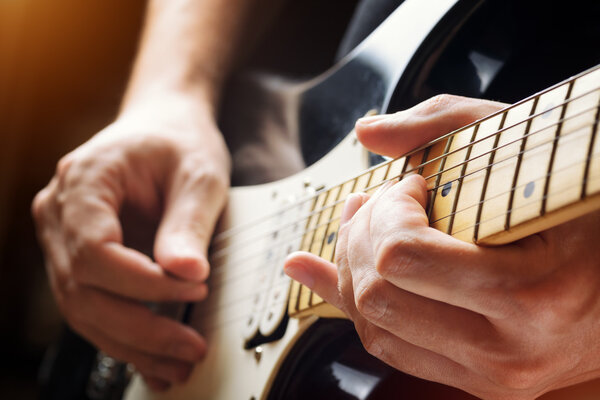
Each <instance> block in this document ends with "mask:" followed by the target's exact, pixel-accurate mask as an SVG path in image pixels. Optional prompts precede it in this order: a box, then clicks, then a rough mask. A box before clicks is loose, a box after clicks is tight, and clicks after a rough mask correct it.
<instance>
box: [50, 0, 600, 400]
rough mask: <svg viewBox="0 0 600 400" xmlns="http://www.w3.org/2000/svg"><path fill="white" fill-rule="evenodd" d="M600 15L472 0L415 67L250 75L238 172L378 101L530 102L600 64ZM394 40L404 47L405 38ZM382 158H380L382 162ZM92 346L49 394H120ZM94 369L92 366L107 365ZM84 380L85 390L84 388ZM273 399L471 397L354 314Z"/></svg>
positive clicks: (277, 159)
mask: <svg viewBox="0 0 600 400" xmlns="http://www.w3.org/2000/svg"><path fill="white" fill-rule="evenodd" d="M422 3H427V2H426V1H422ZM598 21H600V2H598V1H594V0H572V1H570V2H568V3H567V2H560V3H559V2H550V1H548V0H545V1H542V0H529V1H524V0H463V1H459V2H457V4H456V5H455V6H454V7H452V8H451V9H450V11H448V12H447V13H446V14H445V16H444V17H443V19H442V20H441V21H440V23H438V24H437V25H436V26H435V29H433V30H432V31H431V32H430V33H429V34H428V35H427V36H426V37H425V38H424V40H423V41H422V42H421V44H420V46H419V47H418V49H417V50H416V51H415V52H414V54H413V56H412V58H411V59H410V62H409V63H408V64H407V65H406V66H395V65H393V64H388V65H381V64H378V63H377V60H372V59H370V58H369V57H367V55H368V54H369V53H368V52H365V51H363V52H355V53H351V54H350V56H349V57H348V58H346V59H345V61H344V62H343V63H342V65H341V66H340V67H338V68H336V69H334V70H333V72H331V71H330V72H329V73H327V74H325V76H323V77H320V78H317V79H315V80H313V81H310V82H308V83H303V84H300V85H299V84H297V83H293V84H289V85H286V84H283V85H281V84H278V85H276V87H275V89H273V85H271V86H269V87H268V88H266V89H265V88H264V87H262V86H260V85H258V84H256V82H255V81H250V83H248V82H246V83H245V84H243V85H242V86H243V89H239V90H233V91H231V93H230V96H228V98H227V99H226V101H225V107H224V109H225V112H224V115H229V116H231V115H235V116H236V117H235V118H227V119H224V120H223V122H222V127H223V130H224V131H225V132H235V131H243V133H244V135H243V136H242V135H235V134H231V135H229V136H228V142H229V145H230V148H231V151H232V154H233V158H234V164H237V165H235V167H234V179H233V180H234V182H235V183H237V184H241V183H244V184H248V183H259V182H264V181H269V180H274V179H278V178H282V177H284V176H287V175H290V174H292V173H294V172H297V171H299V170H301V169H303V168H304V167H306V166H308V165H311V164H312V163H314V162H315V161H317V160H319V159H320V158H321V157H323V156H324V155H325V154H326V153H327V152H329V151H330V150H331V149H332V148H333V147H334V146H335V145H336V144H337V143H339V142H340V141H341V140H342V139H343V138H344V137H345V135H347V134H348V132H350V131H351V129H352V127H353V124H354V121H355V120H356V119H357V118H359V117H361V116H363V115H364V114H365V113H367V112H368V111H369V110H371V109H376V110H378V111H379V112H393V111H396V110H400V109H404V108H407V107H410V106H412V105H414V104H416V103H418V102H420V101H423V100H425V99H427V98H429V97H431V96H433V95H436V94H439V93H451V94H458V95H464V96H470V97H481V98H487V99H493V100H498V101H503V102H507V103H512V102H515V101H517V100H520V99H522V98H524V97H526V96H528V95H530V94H532V93H534V92H536V91H539V90H541V89H543V88H545V87H548V86H550V85H552V84H554V83H556V82H559V81H561V80H563V79H565V78H567V77H569V76H571V75H574V74H576V73H578V72H581V71H583V70H585V69H587V68H589V67H592V66H594V65H596V64H599V63H600V50H598V45H599V44H600V23H599V22H598ZM387 39H388V41H389V40H391V41H392V42H393V43H396V44H397V45H398V46H402V45H403V40H402V39H403V38H397V37H396V38H394V37H390V38H387ZM384 64H385V63H384ZM396 67H397V68H396ZM249 87H250V88H252V89H257V88H258V92H260V95H258V94H255V93H256V92H255V91H253V92H250V91H249V90H248V88H249ZM282 88H283V90H280V89H282ZM299 88H300V89H299ZM248 93H253V94H248ZM240 98H242V99H243V98H246V99H250V100H251V103H252V105H254V106H256V107H259V108H264V106H266V107H267V109H268V111H267V112H266V113H264V112H263V113H262V114H261V113H260V112H258V111H257V110H256V109H255V108H253V107H247V106H244V107H243V108H239V107H236V106H234V105H232V104H233V103H238V102H239V99H240ZM234 100H235V101H234ZM230 109H235V111H232V112H230V111H229V110H230ZM290 110H292V112H290ZM290 115H291V117H290ZM266 127H268V128H269V129H266ZM268 130H270V131H271V132H270V133H269V135H270V137H277V135H279V139H278V140H275V141H273V140H267V142H270V143H275V144H278V145H281V143H283V147H286V146H288V147H289V148H288V149H287V150H285V151H282V150H280V148H279V147H274V148H269V146H270V145H267V146H266V147H260V146H259V145H257V144H256V143H258V142H259V141H261V139H264V137H263V136H264V135H265V131H268ZM267 139H269V138H267ZM268 150H275V151H272V152H270V153H268ZM268 154H270V155H268ZM273 154H274V155H273ZM290 154H291V156H290ZM256 158H258V159H264V160H266V162H265V163H264V165H258V164H253V163H252V162H250V161H248V160H250V159H256ZM379 160H380V159H378V157H376V156H373V162H374V163H375V162H377V161H379ZM274 165H277V168H273V166H274ZM424 334H426V332H424ZM82 346H84V345H83V344H82V343H81V342H80V340H77V341H75V351H76V352H78V353H80V354H83V355H85V356H84V357H83V358H84V359H83V360H79V361H77V360H74V359H73V357H72V355H73V347H72V345H71V344H70V343H68V342H66V341H64V340H63V342H61V345H60V347H59V352H58V356H57V357H56V358H55V362H54V363H53V364H54V365H53V369H52V370H51V373H50V374H48V379H47V381H46V388H47V390H46V391H45V393H44V395H43V397H44V398H47V399H61V400H68V399H114V398H118V397H119V395H120V393H122V390H123V379H122V378H118V379H115V380H114V382H103V383H102V382H101V383H102V385H104V387H102V388H101V390H96V389H98V387H97V385H96V386H94V384H93V382H92V384H91V385H90V382H88V381H89V374H83V375H85V376H81V375H82V374H81V371H89V370H90V367H89V362H90V361H92V359H93V358H94V357H93V356H91V355H90V348H91V346H90V347H86V348H85V349H84V348H83V347H82ZM67 355H69V356H67ZM91 369H92V374H93V372H94V370H95V369H97V366H95V365H94V366H92V368H91ZM82 379H83V381H82ZM65 385H66V386H68V387H65ZM90 387H91V388H92V390H90ZM74 388H80V389H81V390H82V391H83V392H87V393H83V392H81V391H80V392H77V393H74V392H75V391H74V390H72V389H74ZM85 388H87V390H86V389H85ZM268 398H269V399H270V400H275V399H288V400H293V399H306V398H311V399H314V400H318V399H369V400H374V399H392V398H393V399H450V400H452V399H469V398H473V397H472V396H470V395H468V394H466V393H464V392H462V391H460V390H457V389H453V388H450V387H447V386H443V385H440V384H436V383H431V382H427V381H424V380H420V379H418V378H414V377H411V376H408V375H406V374H403V373H401V372H399V371H396V370H394V369H393V368H391V367H389V366H387V365H385V364H384V363H382V362H381V361H379V360H377V359H375V358H374V357H372V356H370V355H369V354H367V353H366V352H365V350H364V349H363V347H362V346H361V344H360V340H359V338H358V336H357V334H356V333H355V331H354V329H353V326H352V324H351V323H350V322H347V321H341V320H320V321H318V322H317V323H315V324H314V325H313V326H312V327H311V328H310V329H309V330H308V331H307V332H306V334H304V335H303V337H302V338H301V339H300V340H299V341H298V342H297V343H296V344H295V346H294V348H293V349H292V350H291V352H290V354H289V356H288V357H287V358H286V361H285V362H284V363H283V365H282V367H281V370H280V372H279V374H278V376H277V378H276V379H275V381H274V383H273V386H272V389H271V391H270V395H269V397H268Z"/></svg>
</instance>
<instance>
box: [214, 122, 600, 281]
mask: <svg viewBox="0 0 600 400" xmlns="http://www.w3.org/2000/svg"><path fill="white" fill-rule="evenodd" d="M575 132H577V131H575ZM548 143H549V142H546V143H542V144H540V146H541V145H544V144H548ZM533 149H534V148H530V149H527V150H525V151H530V150H533ZM591 158H593V159H600V154H598V155H597V156H596V155H592V157H591ZM502 161H505V160H502ZM502 161H498V162H497V163H500V162H502ZM579 163H581V161H578V162H575V163H571V164H569V165H567V166H565V167H564V168H561V169H559V170H556V171H553V172H552V173H559V172H562V171H565V170H567V169H569V168H572V167H573V166H575V165H577V164H579ZM494 165H495V164H494ZM486 168H487V167H486ZM483 170H484V168H482V169H480V170H479V171H483ZM475 172H478V171H475ZM544 178H546V176H542V177H540V178H538V179H537V180H540V179H544ZM537 180H536V181H537ZM524 186H525V185H524V184H522V185H519V186H517V188H516V189H521V188H523V187H524ZM510 192H511V190H508V191H506V192H502V193H499V194H497V195H496V196H492V197H490V198H487V199H484V200H483V203H485V202H487V201H489V200H494V199H496V198H498V197H500V196H503V195H505V194H507V193H510ZM476 206H479V203H478V204H474V205H471V206H468V207H465V208H462V209H460V210H455V211H454V212H452V213H450V214H448V215H445V216H443V217H440V218H438V219H437V220H434V221H431V222H430V226H431V225H432V224H434V223H436V222H439V221H442V220H444V219H446V218H451V217H453V216H454V215H457V214H460V213H461V212H465V211H466V210H469V209H471V208H472V207H476ZM500 215H502V214H500ZM337 220H339V217H337V218H331V220H329V221H327V222H326V223H331V222H333V221H337ZM488 220H489V219H487V220H485V221H481V222H482V223H483V222H486V221H488ZM474 226H475V225H472V226H469V227H467V228H465V229H469V228H471V227H474ZM318 227H319V226H317V227H315V228H313V229H317V228H318ZM462 231H463V230H461V231H460V232H462ZM455 233H457V232H455ZM301 236H303V235H296V236H292V237H289V238H286V239H285V240H282V241H281V242H279V243H276V244H275V245H273V246H271V247H269V248H267V249H264V250H259V251H257V252H255V253H253V254H250V255H246V256H244V257H243V258H242V259H240V260H239V261H243V260H247V259H250V258H254V257H257V256H260V255H263V254H264V253H265V252H266V251H269V250H272V249H273V248H275V247H278V246H281V245H282V244H285V243H288V242H289V241H293V240H296V239H298V238H299V237H301ZM231 263H232V264H237V263H238V261H237V260H236V261H233V262H231ZM261 268H262V267H261V266H259V267H257V268H252V269H249V270H248V271H246V273H250V272H255V271H259V270H260V269H261ZM241 277H243V276H240V275H238V276H236V277H233V278H230V279H227V280H225V281H222V282H219V283H220V285H215V286H212V287H211V291H214V290H215V289H217V288H219V287H221V286H223V285H224V284H226V283H229V282H231V281H234V280H237V279H239V278H241Z"/></svg>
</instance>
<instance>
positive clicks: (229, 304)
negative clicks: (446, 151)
mask: <svg viewBox="0 0 600 400" xmlns="http://www.w3.org/2000/svg"><path fill="white" fill-rule="evenodd" d="M592 158H599V157H592ZM584 162H585V161H584ZM577 164H578V163H573V164H570V165H569V166H567V167H565V168H562V169H561V170H559V171H555V172H560V171H563V170H566V169H568V168H571V167H573V166H574V165H577ZM544 178H545V177H540V178H538V179H544ZM596 179H598V178H596ZM524 186H525V185H520V186H519V188H522V187H524ZM577 186H579V183H577V184H574V185H571V186H569V187H567V188H561V189H560V190H557V191H555V192H552V193H548V194H547V196H550V195H553V194H556V193H561V192H562V191H563V190H565V189H571V188H574V187H577ZM506 193H507V192H505V193H502V194H506ZM502 194H501V195H502ZM488 200H489V199H487V200H484V201H488ZM531 203H533V202H531ZM531 203H526V204H523V205H521V206H519V207H517V208H515V209H518V208H521V207H527V206H528V205H530V204H531ZM471 207H473V206H469V207H468V208H471ZM515 209H513V210H515ZM465 210H466V209H463V210H460V211H457V212H462V211H465ZM500 215H502V214H499V215H497V216H494V217H491V218H489V219H486V220H484V221H480V222H478V223H479V224H482V223H485V222H487V221H490V220H492V219H494V218H498V216H500ZM472 227H473V226H469V227H467V228H464V229H462V230H460V231H458V232H455V233H454V234H453V235H455V234H458V233H460V232H462V231H464V230H467V229H470V228H472ZM249 272H252V271H248V273H249ZM279 284H282V283H279ZM212 292H214V289H213V290H212ZM257 293H258V292H252V293H250V294H248V295H246V296H244V297H242V298H240V299H237V300H235V301H233V302H230V303H227V304H224V305H222V306H219V307H216V308H214V309H212V310H211V312H212V313H215V312H218V311H221V310H223V309H224V308H227V307H231V306H233V305H235V304H238V303H241V302H243V301H244V300H247V299H248V298H251V297H252V296H254V295H255V294H257ZM286 303H287V300H282V301H280V302H278V303H273V304H274V305H284V304H286ZM267 308H268V305H266V306H263V308H262V309H261V310H259V312H262V311H265V310H266V309H267ZM252 314H254V312H250V313H246V314H244V315H242V316H238V317H235V319H234V320H230V321H229V323H231V322H235V321H239V320H241V319H244V318H247V317H248V316H249V315H252ZM226 323H227V322H225V323H224V324H226ZM219 326H221V325H219ZM215 328H216V327H215Z"/></svg>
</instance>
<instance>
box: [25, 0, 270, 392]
mask: <svg viewBox="0 0 600 400" xmlns="http://www.w3.org/2000/svg"><path fill="white" fill-rule="evenodd" d="M270 3H271V1H269V0H228V1H227V2H222V1H218V0H216V1H215V0H203V1H197V0H152V1H150V2H149V4H148V10H147V18H146V26H145V29H144V32H143V35H142V40H141V45H140V50H139V53H138V56H137V59H136V62H135V66H134V68H133V73H132V77H131V79H130V82H129V85H128V89H127V92H126V94H125V97H124V100H123V103H122V107H121V110H120V113H119V115H118V117H117V118H116V120H115V121H114V122H113V123H112V124H110V125H109V126H107V127H106V128H105V129H103V130H102V131H101V132H99V133H97V134H96V135H95V136H93V137H92V138H91V139H90V140H89V141H88V142H86V143H84V144H83V145H81V146H80V147H79V148H77V149H75V150H74V151H72V152H71V153H69V154H67V155H66V156H64V157H63V158H62V159H61V160H60V161H59V163H58V166H57V168H56V173H55V175H54V177H53V178H52V179H51V181H50V183H49V184H48V186H46V187H45V188H44V189H43V190H42V191H41V192H40V193H39V194H38V195H37V196H36V198H35V200H34V202H33V206H32V213H33V216H34V219H35V221H36V223H37V229H38V236H39V238H40V242H41V244H42V247H43V249H44V252H45V256H46V267H47V272H48V276H49V279H50V283H51V287H52V291H53V293H54V296H55V298H56V302H57V304H58V306H59V308H60V310H61V311H62V313H63V315H64V317H65V319H66V320H67V322H68V323H69V324H70V325H71V327H72V328H73V329H74V330H75V331H77V332H79V333H80V334H81V335H83V336H84V337H85V338H87V339H88V340H89V341H90V342H91V343H93V344H94V345H96V346H97V347H98V348H100V349H102V350H104V351H106V352H107V353H108V354H109V355H111V356H113V357H115V358H117V359H120V360H123V361H127V362H130V363H133V364H134V365H135V366H136V368H137V369H138V370H139V371H140V372H141V374H142V375H143V376H144V378H145V380H146V382H147V383H148V385H149V386H150V387H151V388H153V389H154V390H166V389H168V388H169V386H170V385H171V384H173V383H176V382H182V381H184V380H186V379H187V377H188V376H189V374H190V372H191V369H192V366H193V364H194V363H195V362H197V361H198V360H200V359H201V358H202V356H203V354H204V352H205V348H206V344H205V342H204V339H203V338H202V336H201V335H200V334H199V333H198V332H196V331H194V330H193V329H191V328H189V327H186V326H184V325H182V324H180V323H178V322H175V321H172V320H170V319H167V318H164V317H161V316H158V315H155V314H154V313H152V312H151V311H150V310H149V309H148V308H147V307H146V306H144V305H143V304H142V303H141V302H142V301H153V302H165V301H199V300H202V299H203V298H204V297H205V296H206V294H207V288H206V285H205V284H204V281H205V279H206V278H207V276H208V274H209V264H208V261H207V258H206V250H207V247H208V243H209V240H210V237H211V234H212V231H213V228H214V225H215V222H216V220H217V217H218V216H219V213H220V211H221V209H222V207H223V205H224V202H225V200H226V195H227V189H228V186H229V174H230V160H229V154H228V151H227V149H226V146H225V144H224V140H223V138H222V136H221V133H220V132H219V129H218V127H217V124H216V118H217V113H218V103H219V93H220V91H221V88H222V85H223V81H224V80H225V78H226V76H227V74H228V73H229V71H231V69H232V68H233V66H234V64H235V63H236V61H237V59H238V58H239V57H240V51H238V50H237V49H242V50H244V49H248V48H249V47H250V44H251V43H252V41H253V39H254V38H255V37H256V36H257V35H258V33H259V32H258V30H257V29H256V28H255V27H256V26H265V25H266V22H268V20H269V18H270V16H272V14H274V12H275V10H276V9H275V8H273V7H271V4H270ZM258 10H260V13H259V12H258ZM250 23H252V26H251V24H250ZM224 44H227V45H224ZM242 44H244V46H242ZM124 206H128V207H130V208H131V207H133V208H135V209H136V210H137V211H138V212H139V213H141V214H143V215H144V216H145V217H146V218H148V219H149V220H158V221H159V225H158V230H157V232H156V235H155V238H154V252H153V253H154V254H153V258H150V257H148V256H146V255H144V254H142V253H141V252H139V251H137V250H135V249H132V248H128V247H125V246H124V245H123V229H122V225H121V220H120V218H119V217H120V213H121V212H122V210H123V209H124Z"/></svg>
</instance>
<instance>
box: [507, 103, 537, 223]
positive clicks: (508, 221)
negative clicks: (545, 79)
mask: <svg viewBox="0 0 600 400" xmlns="http://www.w3.org/2000/svg"><path fill="white" fill-rule="evenodd" d="M539 100H540V98H539V96H538V97H536V98H534V99H533V104H532V106H531V112H530V113H529V115H530V116H531V115H532V114H534V113H535V109H536V107H537V104H538V102H539ZM531 121H532V119H531V118H530V119H528V120H527V125H525V132H523V135H524V136H523V140H522V141H521V148H520V151H519V155H518V157H517V164H516V165H515V173H514V175H513V182H512V185H511V187H512V190H511V191H510V193H509V195H508V209H507V212H506V220H505V221H504V229H505V230H509V229H510V216H511V209H512V203H513V201H514V198H515V187H516V186H517V179H518V178H519V170H520V169H521V161H522V160H523V150H524V149H525V145H526V144H527V134H528V133H529V129H531Z"/></svg>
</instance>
